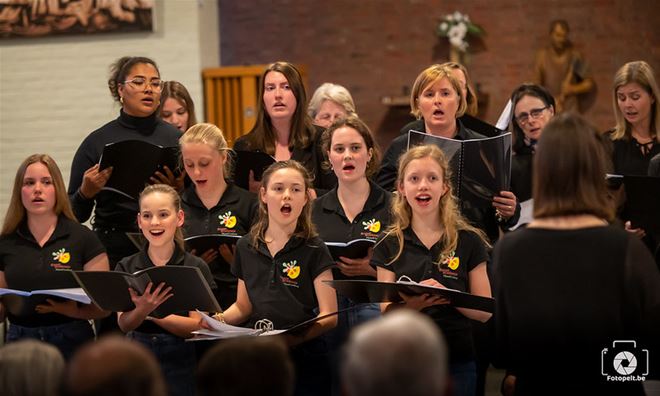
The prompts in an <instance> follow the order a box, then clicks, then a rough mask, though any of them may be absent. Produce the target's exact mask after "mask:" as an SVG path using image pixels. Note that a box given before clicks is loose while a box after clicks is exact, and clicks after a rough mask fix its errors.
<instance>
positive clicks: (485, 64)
mask: <svg viewBox="0 0 660 396" xmlns="http://www.w3.org/2000/svg"><path fill="white" fill-rule="evenodd" d="M220 8H221V10H222V15H221V23H220V31H221V37H222V39H221V52H222V63H223V65H241V64H257V63H268V62H272V61H274V60H280V59H284V60H289V61H292V62H294V63H303V64H306V65H307V67H308V69H307V70H308V75H309V83H310V87H308V88H309V90H310V92H309V94H310V95H311V92H313V90H314V89H315V88H316V87H317V86H318V85H320V84H321V83H323V82H326V81H331V82H335V83H339V84H342V85H345V86H346V87H347V88H349V90H350V91H351V93H352V94H353V96H354V98H355V100H356V102H357V107H358V112H359V114H360V115H361V116H362V117H363V118H364V119H365V120H366V121H367V122H368V124H369V125H370V126H371V127H372V129H373V130H375V131H376V133H377V134H378V137H379V140H380V141H381V144H382V145H387V144H388V142H389V138H390V137H391V135H392V133H395V131H398V129H399V128H400V127H401V126H402V125H403V123H404V122H405V121H406V118H405V117H407V112H408V111H409V109H408V108H407V107H396V108H388V107H386V106H384V105H383V104H382V103H381V97H383V96H389V95H401V94H402V93H403V91H404V90H405V88H404V87H410V86H412V83H413V81H414V79H415V77H416V76H417V74H418V73H419V72H420V71H421V70H423V69H424V68H425V67H426V66H428V65H429V64H431V63H435V62H444V61H446V60H447V56H448V55H447V53H448V46H447V44H445V42H441V41H440V39H438V38H437V37H436V36H435V35H434V29H435V26H436V24H437V21H438V19H439V18H441V17H442V16H444V15H445V14H447V13H449V12H453V11H455V10H460V11H461V12H464V13H467V14H468V15H469V16H470V17H471V19H472V20H473V21H474V22H476V23H478V24H480V25H481V26H482V27H483V28H484V29H485V31H486V32H487V36H486V37H485V38H484V39H483V42H482V43H481V45H477V46H475V48H474V49H475V50H476V52H475V53H474V54H472V56H471V59H470V63H469V65H468V67H469V70H470V73H471V76H472V78H473V80H474V81H475V82H477V83H479V84H480V87H481V89H482V91H484V92H485V93H487V94H488V97H489V105H488V107H487V108H486V109H485V110H486V111H485V115H484V119H485V120H486V121H490V122H495V121H496V120H497V118H498V116H499V114H500V112H501V110H502V108H503V106H504V104H505V102H506V100H507V99H508V96H509V95H510V93H511V91H512V90H513V88H515V87H516V86H517V85H518V84H520V83H522V82H524V81H527V80H529V79H530V78H531V72H532V66H533V59H534V53H535V51H536V49H537V48H539V47H541V46H542V45H544V44H545V43H546V42H547V36H548V24H549V22H550V21H551V20H553V19H557V18H563V19H566V20H567V21H568V22H569V24H570V26H571V34H570V37H571V39H572V40H573V41H574V43H575V44H576V46H577V47H578V48H579V49H581V50H582V51H583V53H584V54H585V57H586V59H587V60H588V61H589V63H590V65H591V70H592V72H593V76H594V79H595V82H596V84H597V87H598V91H597V95H596V97H595V102H594V104H593V106H592V107H591V108H590V109H589V110H588V111H587V112H586V116H587V117H588V118H589V119H590V120H591V121H592V122H593V123H594V124H595V125H596V126H598V127H599V128H600V129H606V128H609V127H610V126H612V124H613V115H612V109H611V92H610V89H611V88H610V84H611V80H612V76H613V75H614V72H615V71H616V70H617V68H618V67H620V66H621V65H622V64H623V63H625V62H627V61H631V60H638V59H644V60H646V61H648V62H649V63H650V64H651V65H652V66H653V67H654V68H655V70H656V71H660V45H659V43H660V27H658V24H657V22H658V15H660V2H658V1H656V0H632V1H631V0H625V1H624V0H610V1H604V0H590V1H575V0H538V1H520V0H497V1H492V2H491V1H485V0H463V1H460V2H458V1H455V2H450V1H431V0H364V1H353V0H335V1H328V2H321V1H307V0H289V1H275V2H273V1H271V0H255V1H250V2H240V1H232V0H221V1H220Z"/></svg>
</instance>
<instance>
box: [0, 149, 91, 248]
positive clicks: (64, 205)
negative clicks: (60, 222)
mask: <svg viewBox="0 0 660 396" xmlns="http://www.w3.org/2000/svg"><path fill="white" fill-rule="evenodd" d="M36 163H42V164H44V165H45V166H46V168H48V173H50V177H51V179H52V180H53V186H54V187H55V207H54V208H53V211H54V212H55V214H56V215H60V214H62V215H64V217H66V218H68V219H71V220H73V221H76V222H77V221H78V220H77V219H76V216H75V215H74V214H73V210H72V209H71V203H70V202H69V196H68V195H67V193H66V187H64V179H62V172H60V168H59V167H58V166H57V163H56V162H55V160H54V159H53V158H52V157H51V156H50V155H48V154H32V155H31V156H29V157H27V158H26V159H25V160H24V161H23V162H22V163H21V165H20V166H19V167H18V170H17V171H16V177H15V178H14V187H13V189H12V193H11V198H10V199H9V206H8V207H7V213H6V214H5V221H4V224H3V225H2V232H1V233H0V235H8V234H11V233H13V232H14V231H16V228H18V226H19V224H21V223H22V222H23V221H24V220H25V217H26V214H27V212H26V211H25V206H23V201H22V200H21V189H22V188H23V178H25V172H26V171H27V168H28V166H30V165H32V164H36Z"/></svg>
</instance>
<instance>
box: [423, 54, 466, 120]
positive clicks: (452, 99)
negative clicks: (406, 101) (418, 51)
mask: <svg viewBox="0 0 660 396" xmlns="http://www.w3.org/2000/svg"><path fill="white" fill-rule="evenodd" d="M410 108H411V113H412V114H413V115H414V116H415V117H417V118H418V119H419V118H423V119H424V123H425V125H426V130H427V132H432V131H433V130H434V129H445V128H449V127H451V126H454V125H456V118H458V117H461V116H462V115H463V114H464V113H465V110H466V108H467V103H466V101H465V96H464V95H463V90H462V89H461V83H460V82H459V81H458V79H457V78H456V77H455V76H454V73H453V72H452V69H451V68H450V67H448V66H447V65H432V66H430V67H428V68H426V69H425V70H424V71H422V72H421V73H420V74H419V75H418V76H417V79H415V83H414V84H413V88H412V91H411V93H410Z"/></svg>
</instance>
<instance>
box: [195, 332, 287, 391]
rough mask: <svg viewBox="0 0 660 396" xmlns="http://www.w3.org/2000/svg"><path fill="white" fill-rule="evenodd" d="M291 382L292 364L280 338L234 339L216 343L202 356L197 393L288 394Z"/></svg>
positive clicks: (198, 371)
mask: <svg viewBox="0 0 660 396" xmlns="http://www.w3.org/2000/svg"><path fill="white" fill-rule="evenodd" d="M293 381H294V369H293V363H292V362H291V358H290V357H289V350H288V348H287V346H286V345H285V344H284V342H283V341H282V340H281V339H279V338H277V337H255V338H236V339H231V340H226V341H223V342H222V343H218V344H216V345H215V346H214V347H213V348H212V349H211V350H209V351H208V352H207V354H206V355H205V356H204V358H202V360H201V362H200V363H199V368H198V370H197V394H198V395H199V396H211V395H216V394H222V395H225V396H233V395H236V396H238V395H272V396H289V395H292V394H293Z"/></svg>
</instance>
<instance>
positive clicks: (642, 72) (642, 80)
mask: <svg viewBox="0 0 660 396" xmlns="http://www.w3.org/2000/svg"><path fill="white" fill-rule="evenodd" d="M653 73H654V72H653V68H652V67H651V66H650V65H649V64H648V63H646V62H644V61H635V62H628V63H626V64H625V65H623V66H622V67H621V68H620V69H619V70H618V71H617V72H616V74H615V75H614V83H613V84H612V105H613V107H614V117H615V118H616V126H615V127H614V132H613V133H612V140H617V139H630V137H631V134H632V125H630V123H629V122H628V121H627V120H626V118H625V117H624V116H623V113H622V112H621V109H620V108H619V102H618V99H617V91H618V90H619V88H621V87H622V86H624V85H626V84H630V83H637V84H639V85H640V86H641V87H642V88H643V89H644V90H645V91H646V93H648V94H649V95H650V96H651V98H652V99H653V103H651V132H652V133H653V134H655V138H656V139H657V140H659V141H660V110H659V107H658V98H660V90H659V89H658V83H657V82H656V81H655V77H654V74H653Z"/></svg>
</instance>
